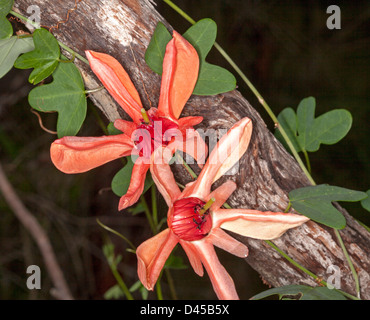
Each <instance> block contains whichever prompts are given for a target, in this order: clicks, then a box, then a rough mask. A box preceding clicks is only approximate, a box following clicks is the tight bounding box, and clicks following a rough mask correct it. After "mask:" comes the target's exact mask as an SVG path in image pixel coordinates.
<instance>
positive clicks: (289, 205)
mask: <svg viewBox="0 0 370 320" xmlns="http://www.w3.org/2000/svg"><path fill="white" fill-rule="evenodd" d="M291 207H292V203H291V202H290V201H289V203H288V206H287V207H286V209H285V210H284V212H285V213H287V212H289V209H290V208H291Z"/></svg>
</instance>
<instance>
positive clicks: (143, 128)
mask: <svg viewBox="0 0 370 320" xmlns="http://www.w3.org/2000/svg"><path fill="white" fill-rule="evenodd" d="M153 109H154V108H153ZM141 113H142V115H143V119H142V120H141V123H140V124H139V125H138V126H137V129H136V131H135V145H136V148H137V149H138V151H139V155H140V156H144V157H145V158H150V156H151V154H152V153H153V151H154V150H155V149H157V148H158V147H160V146H167V145H168V144H169V143H170V142H171V141H172V140H173V138H174V137H175V136H176V134H177V133H178V125H177V124H176V123H175V122H173V121H171V120H169V119H167V118H163V117H159V116H157V115H156V114H155V112H150V113H147V112H145V110H144V109H142V112H141Z"/></svg>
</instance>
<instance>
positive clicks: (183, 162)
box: [175, 151, 198, 179]
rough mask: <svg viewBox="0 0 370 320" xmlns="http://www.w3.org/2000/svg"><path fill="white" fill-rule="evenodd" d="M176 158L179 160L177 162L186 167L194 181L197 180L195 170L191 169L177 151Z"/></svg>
mask: <svg viewBox="0 0 370 320" xmlns="http://www.w3.org/2000/svg"><path fill="white" fill-rule="evenodd" d="M175 157H176V158H177V161H178V162H179V163H180V164H182V165H183V166H184V167H185V169H186V170H187V172H189V174H190V175H191V177H192V178H193V179H196V178H197V177H198V176H197V175H196V173H195V172H194V171H193V169H192V168H190V166H189V165H188V164H187V163H186V162H185V161H184V159H183V158H182V157H181V155H180V154H179V153H178V152H177V151H176V152H175Z"/></svg>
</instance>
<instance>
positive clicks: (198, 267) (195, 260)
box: [180, 240, 204, 277]
mask: <svg viewBox="0 0 370 320" xmlns="http://www.w3.org/2000/svg"><path fill="white" fill-rule="evenodd" d="M180 244H181V246H182V248H183V249H184V251H185V253H186V255H187V257H188V259H189V261H190V264H191V266H192V267H193V269H194V272H195V273H196V274H197V275H198V276H200V277H203V274H204V272H203V266H202V261H200V258H199V257H198V253H197V250H196V249H195V247H194V246H193V244H192V243H191V242H188V241H183V240H180Z"/></svg>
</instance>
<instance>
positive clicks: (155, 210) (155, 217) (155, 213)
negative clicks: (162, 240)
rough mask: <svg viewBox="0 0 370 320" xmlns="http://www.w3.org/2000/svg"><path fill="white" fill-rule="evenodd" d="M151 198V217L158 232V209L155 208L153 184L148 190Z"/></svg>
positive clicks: (155, 190)
mask: <svg viewBox="0 0 370 320" xmlns="http://www.w3.org/2000/svg"><path fill="white" fill-rule="evenodd" d="M150 189H151V190H150V192H151V196H152V216H153V223H154V226H155V228H156V229H157V230H158V208H157V189H156V187H155V184H153V185H152V186H151V188H150Z"/></svg>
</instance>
